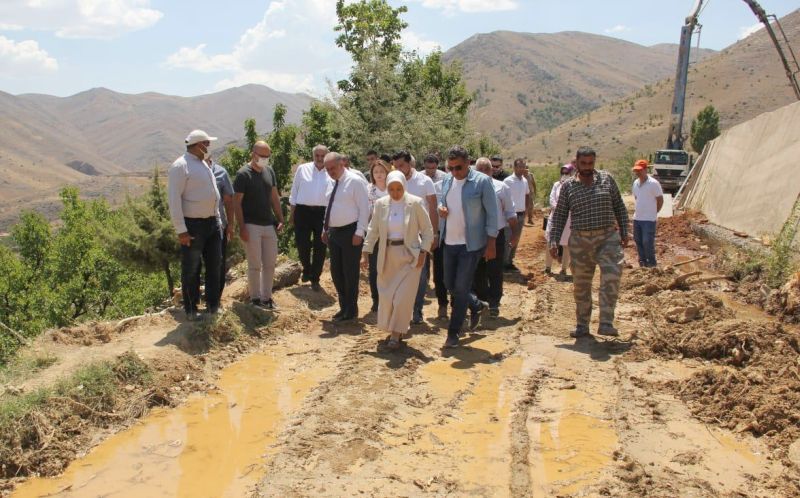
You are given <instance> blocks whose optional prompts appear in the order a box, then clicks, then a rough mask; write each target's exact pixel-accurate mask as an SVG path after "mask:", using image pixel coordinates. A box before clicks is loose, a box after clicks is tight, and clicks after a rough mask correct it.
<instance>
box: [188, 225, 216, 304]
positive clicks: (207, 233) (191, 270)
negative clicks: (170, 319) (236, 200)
mask: <svg viewBox="0 0 800 498" xmlns="http://www.w3.org/2000/svg"><path fill="white" fill-rule="evenodd" d="M184 220H185V221H186V230H188V232H189V235H190V236H191V237H192V243H191V245H189V246H188V247H187V246H181V288H182V289H183V309H184V310H186V312H187V313H189V312H192V311H197V306H198V304H199V303H200V272H199V269H200V262H201V260H202V262H203V264H204V265H205V267H206V305H207V306H208V309H215V308H218V307H219V299H220V282H219V281H220V259H221V256H222V254H221V253H222V240H221V239H222V238H221V236H220V231H219V226H218V225H217V219H216V218H184Z"/></svg>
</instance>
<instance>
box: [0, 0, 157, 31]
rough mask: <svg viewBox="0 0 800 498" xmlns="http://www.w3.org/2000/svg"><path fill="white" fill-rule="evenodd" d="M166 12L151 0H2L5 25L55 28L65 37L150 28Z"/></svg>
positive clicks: (36, 28)
mask: <svg viewBox="0 0 800 498" xmlns="http://www.w3.org/2000/svg"><path fill="white" fill-rule="evenodd" d="M163 15H164V14H163V13H162V12H160V11H158V10H156V9H152V8H150V0H2V2H0V19H3V23H4V25H5V26H8V25H11V26H17V27H22V28H28V29H35V30H43V31H53V32H55V34H56V35H57V36H59V37H61V38H96V39H111V38H116V37H118V36H121V35H123V34H125V33H128V32H131V31H138V30H141V29H145V28H149V27H150V26H152V25H154V24H155V23H157V22H158V21H159V20H160V19H161V18H162V17H163Z"/></svg>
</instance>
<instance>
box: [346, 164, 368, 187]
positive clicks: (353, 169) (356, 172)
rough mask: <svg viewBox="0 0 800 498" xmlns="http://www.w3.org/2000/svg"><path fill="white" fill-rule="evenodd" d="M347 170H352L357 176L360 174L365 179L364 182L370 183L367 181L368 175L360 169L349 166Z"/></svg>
mask: <svg viewBox="0 0 800 498" xmlns="http://www.w3.org/2000/svg"><path fill="white" fill-rule="evenodd" d="M347 171H350V172H352V173H355V174H356V176H358V177H359V178H361V179H362V180H364V183H366V184H367V185H369V182H368V181H367V177H366V176H364V173H362V172H361V171H359V170H357V169H355V168H347Z"/></svg>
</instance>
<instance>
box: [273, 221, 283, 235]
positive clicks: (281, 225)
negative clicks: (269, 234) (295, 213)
mask: <svg viewBox="0 0 800 498" xmlns="http://www.w3.org/2000/svg"><path fill="white" fill-rule="evenodd" d="M275 231H276V232H278V233H281V232H282V231H283V222H282V221H281V222H278V226H276V227H275Z"/></svg>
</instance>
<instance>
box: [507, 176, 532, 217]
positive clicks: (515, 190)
mask: <svg viewBox="0 0 800 498" xmlns="http://www.w3.org/2000/svg"><path fill="white" fill-rule="evenodd" d="M503 183H505V184H506V185H508V187H509V188H510V189H511V198H512V199H513V200H514V205H515V206H516V207H517V209H518V210H519V211H525V206H526V204H525V196H526V195H528V194H529V193H530V192H529V190H528V180H527V179H526V178H525V177H524V176H523V177H518V176H517V175H511V176H509V177H508V178H506V179H505V180H503Z"/></svg>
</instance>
